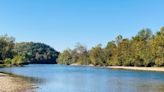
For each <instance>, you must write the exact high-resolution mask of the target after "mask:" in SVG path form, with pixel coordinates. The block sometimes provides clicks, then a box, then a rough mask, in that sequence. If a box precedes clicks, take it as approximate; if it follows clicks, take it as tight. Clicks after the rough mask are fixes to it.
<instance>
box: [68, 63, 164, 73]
mask: <svg viewBox="0 0 164 92" xmlns="http://www.w3.org/2000/svg"><path fill="white" fill-rule="evenodd" d="M71 66H88V67H101V66H94V65H79V64H71ZM101 68H109V69H122V70H137V71H156V72H164V67H129V66H104V67H101Z"/></svg>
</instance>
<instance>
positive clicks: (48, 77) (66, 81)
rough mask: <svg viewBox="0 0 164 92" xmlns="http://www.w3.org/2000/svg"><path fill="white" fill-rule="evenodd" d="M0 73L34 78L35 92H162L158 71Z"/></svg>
mask: <svg viewBox="0 0 164 92" xmlns="http://www.w3.org/2000/svg"><path fill="white" fill-rule="evenodd" d="M0 71H1V72H8V73H14V74H17V75H23V76H27V77H33V78H35V79H38V83H39V84H38V86H39V88H38V89H37V92H164V73H162V72H144V71H128V70H112V69H104V68H93V67H76V66H63V65H27V66H25V67H14V68H1V69H0ZM39 80H42V82H40V81H39Z"/></svg>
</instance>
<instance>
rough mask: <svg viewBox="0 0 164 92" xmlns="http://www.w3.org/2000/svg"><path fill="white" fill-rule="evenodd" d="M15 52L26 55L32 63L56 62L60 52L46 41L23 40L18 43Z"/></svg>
mask: <svg viewBox="0 0 164 92" xmlns="http://www.w3.org/2000/svg"><path fill="white" fill-rule="evenodd" d="M14 52H16V53H17V54H18V55H21V56H25V58H26V59H27V61H28V62H29V63H32V64H56V59H57V57H58V54H59V52H58V51H56V50H54V49H53V48H52V47H50V46H48V45H46V44H44V43H34V42H22V43H16V44H15V47H14Z"/></svg>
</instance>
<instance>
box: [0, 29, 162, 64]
mask: <svg viewBox="0 0 164 92" xmlns="http://www.w3.org/2000/svg"><path fill="white" fill-rule="evenodd" d="M163 40H164V27H162V28H161V29H160V31H159V32H157V33H156V34H153V33H152V31H151V30H150V29H148V28H147V29H142V30H141V31H139V32H138V34H137V35H136V36H134V37H132V38H131V39H128V38H123V37H122V36H121V35H119V36H117V37H116V39H115V40H114V41H110V42H108V44H107V46H105V47H104V48H102V46H101V45H97V46H95V47H93V48H92V49H91V50H87V48H86V47H85V46H83V45H81V44H77V45H76V46H75V49H66V50H64V51H63V52H62V53H59V52H58V51H56V50H54V49H53V48H52V47H50V46H48V45H46V44H44V43H34V42H22V43H16V42H15V38H14V37H10V36H8V35H2V36H0V63H1V64H0V66H4V65H5V66H6V65H7V66H10V65H23V64H30V63H32V64H56V63H58V64H66V65H71V64H78V65H94V66H144V67H154V66H156V67H163V66H164V41H163Z"/></svg>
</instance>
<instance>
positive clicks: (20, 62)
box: [12, 55, 26, 65]
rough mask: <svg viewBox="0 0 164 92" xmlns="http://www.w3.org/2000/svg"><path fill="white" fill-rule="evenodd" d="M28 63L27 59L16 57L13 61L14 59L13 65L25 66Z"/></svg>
mask: <svg viewBox="0 0 164 92" xmlns="http://www.w3.org/2000/svg"><path fill="white" fill-rule="evenodd" d="M25 62H26V59H25V57H23V56H19V55H18V56H15V57H14V58H13V59H12V65H23V64H25Z"/></svg>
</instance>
